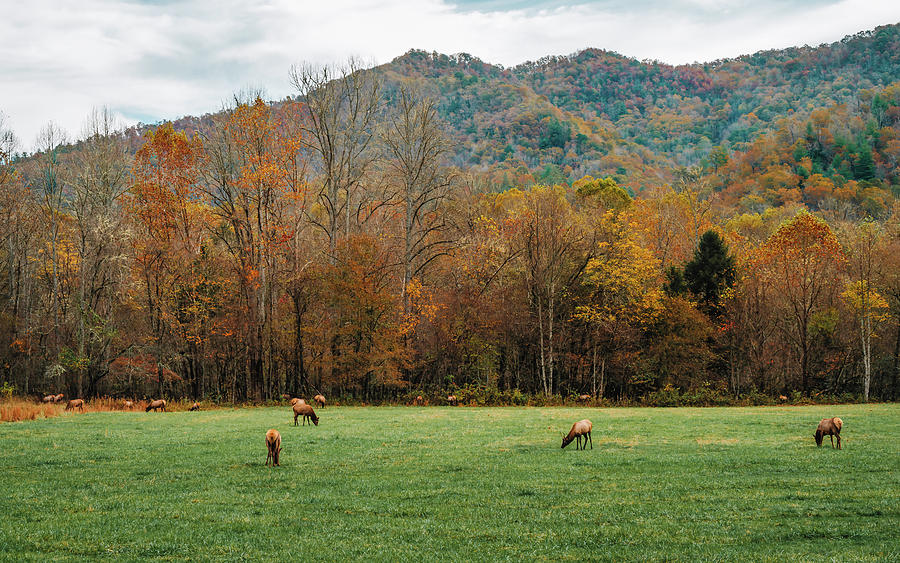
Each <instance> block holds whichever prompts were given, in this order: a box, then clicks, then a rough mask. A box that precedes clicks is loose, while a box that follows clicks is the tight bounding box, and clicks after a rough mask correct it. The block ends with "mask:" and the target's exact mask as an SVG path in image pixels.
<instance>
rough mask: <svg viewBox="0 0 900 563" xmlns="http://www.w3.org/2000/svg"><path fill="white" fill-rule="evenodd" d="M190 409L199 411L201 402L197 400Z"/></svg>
mask: <svg viewBox="0 0 900 563" xmlns="http://www.w3.org/2000/svg"><path fill="white" fill-rule="evenodd" d="M188 410H189V411H199V410H200V403H197V402H195V403H194V404H193V405H191V408H189V409H188Z"/></svg>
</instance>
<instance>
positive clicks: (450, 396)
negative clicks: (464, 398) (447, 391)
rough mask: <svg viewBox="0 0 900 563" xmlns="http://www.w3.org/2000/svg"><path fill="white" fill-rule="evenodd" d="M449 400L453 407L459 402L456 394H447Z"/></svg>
mask: <svg viewBox="0 0 900 563" xmlns="http://www.w3.org/2000/svg"><path fill="white" fill-rule="evenodd" d="M447 402H448V403H450V406H451V407H455V406H456V405H457V404H458V403H459V401H457V400H456V395H447Z"/></svg>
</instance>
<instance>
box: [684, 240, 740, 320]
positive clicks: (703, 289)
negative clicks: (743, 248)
mask: <svg viewBox="0 0 900 563" xmlns="http://www.w3.org/2000/svg"><path fill="white" fill-rule="evenodd" d="M734 277H735V270H734V257H733V256H731V255H729V254H728V245H726V244H725V241H723V240H722V238H721V237H720V236H719V234H718V233H717V232H715V231H711V230H710V231H706V232H705V233H703V236H702V237H700V244H699V246H698V247H697V250H696V251H694V257H693V259H691V261H690V262H688V263H687V264H685V266H684V281H685V284H686V285H687V287H688V289H690V290H691V293H693V294H694V295H695V296H697V298H698V299H699V300H700V303H701V305H702V308H703V309H704V310H705V312H706V313H707V314H708V315H710V316H711V317H717V316H718V315H719V314H720V313H721V310H720V309H721V298H722V294H723V293H724V292H725V290H726V289H729V288H731V287H732V286H733V285H734Z"/></svg>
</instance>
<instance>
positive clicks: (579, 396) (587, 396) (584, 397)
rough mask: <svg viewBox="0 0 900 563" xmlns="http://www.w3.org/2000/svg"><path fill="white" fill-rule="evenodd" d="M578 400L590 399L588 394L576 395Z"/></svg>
mask: <svg viewBox="0 0 900 563" xmlns="http://www.w3.org/2000/svg"><path fill="white" fill-rule="evenodd" d="M578 400H579V401H590V400H591V396H590V395H588V394H582V395H578Z"/></svg>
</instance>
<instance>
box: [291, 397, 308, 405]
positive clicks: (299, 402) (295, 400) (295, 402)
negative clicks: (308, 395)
mask: <svg viewBox="0 0 900 563" xmlns="http://www.w3.org/2000/svg"><path fill="white" fill-rule="evenodd" d="M305 404H306V401H305V400H303V399H298V398H296V397H294V398H293V399H291V406H292V407H293V406H294V405H305Z"/></svg>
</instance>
